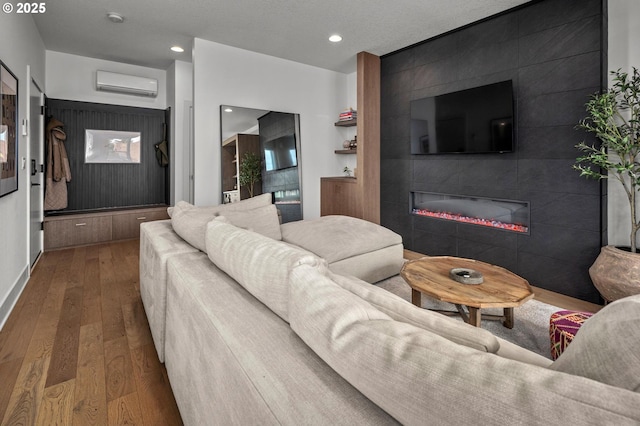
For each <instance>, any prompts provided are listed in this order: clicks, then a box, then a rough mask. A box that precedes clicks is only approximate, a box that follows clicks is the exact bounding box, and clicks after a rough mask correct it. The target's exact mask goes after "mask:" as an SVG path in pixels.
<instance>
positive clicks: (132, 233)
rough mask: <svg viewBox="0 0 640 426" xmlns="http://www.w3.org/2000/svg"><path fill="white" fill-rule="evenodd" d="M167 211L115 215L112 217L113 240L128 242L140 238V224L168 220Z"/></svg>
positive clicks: (145, 211) (138, 211)
mask: <svg viewBox="0 0 640 426" xmlns="http://www.w3.org/2000/svg"><path fill="white" fill-rule="evenodd" d="M168 217H169V216H168V215H167V209H166V208H163V209H160V210H136V211H134V212H132V213H125V212H120V213H114V214H113V216H112V219H111V220H112V223H111V225H112V231H113V235H112V239H113V240H127V239H131V238H138V237H139V236H140V224H141V223H144V222H150V221H153V220H163V219H168Z"/></svg>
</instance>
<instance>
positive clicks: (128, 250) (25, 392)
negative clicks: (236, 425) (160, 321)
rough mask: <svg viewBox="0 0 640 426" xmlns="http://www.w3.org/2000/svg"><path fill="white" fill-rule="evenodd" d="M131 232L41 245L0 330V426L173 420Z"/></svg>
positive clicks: (171, 400)
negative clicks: (71, 244) (106, 239)
mask: <svg viewBox="0 0 640 426" xmlns="http://www.w3.org/2000/svg"><path fill="white" fill-rule="evenodd" d="M138 258H139V241H138V240H130V241H124V242H115V243H106V244H100V245H95V246H87V247H78V248H72V249H65V250H58V251H50V252H45V253H44V254H43V255H42V258H41V259H40V261H39V262H38V264H37V265H36V267H35V269H34V271H33V273H32V276H31V279H30V280H29V283H28V284H27V286H26V287H25V289H24V291H23V293H22V295H21V296H20V298H19V299H18V302H17V304H16V306H15V308H14V309H13V311H12V313H11V315H10V316H9V318H8V320H7V323H6V324H5V326H4V327H3V329H2V331H0V424H1V425H82V426H84V425H125V424H126V425H153V426H156V425H181V424H182V421H181V419H180V414H179V412H178V408H177V406H176V403H175V400H174V398H173V394H172V392H171V387H170V386H169V380H168V378H167V373H166V370H165V368H164V366H163V365H162V364H160V362H159V361H158V357H157V355H156V351H155V348H154V346H153V342H152V340H151V332H150V330H149V325H148V323H147V318H146V315H145V312H144V308H143V306H142V300H141V299H140V289H139V283H138Z"/></svg>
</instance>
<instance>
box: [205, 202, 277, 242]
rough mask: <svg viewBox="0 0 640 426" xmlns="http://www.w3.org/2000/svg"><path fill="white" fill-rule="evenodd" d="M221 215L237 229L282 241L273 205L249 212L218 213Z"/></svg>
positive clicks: (275, 209)
mask: <svg viewBox="0 0 640 426" xmlns="http://www.w3.org/2000/svg"><path fill="white" fill-rule="evenodd" d="M222 214H223V215H224V217H225V218H226V220H228V221H229V223H230V224H232V225H234V226H237V227H238V228H242V229H248V230H249V231H254V232H257V233H258V234H261V235H264V236H265V237H269V238H271V239H274V240H281V239H282V233H281V232H280V220H279V219H278V209H277V208H276V206H275V205H273V204H269V205H268V206H263V207H258V208H256V209H251V210H234V211H224V212H220V215H222ZM217 217H222V216H217Z"/></svg>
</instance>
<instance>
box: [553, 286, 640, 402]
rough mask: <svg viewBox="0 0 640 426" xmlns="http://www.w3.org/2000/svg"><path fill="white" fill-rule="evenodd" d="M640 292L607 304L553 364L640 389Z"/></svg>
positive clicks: (564, 369) (556, 368) (601, 380)
mask: <svg viewBox="0 0 640 426" xmlns="http://www.w3.org/2000/svg"><path fill="white" fill-rule="evenodd" d="M639 323H640V295H636V296H629V297H625V298H624V299H619V300H616V301H615V302H613V303H610V304H608V305H607V306H605V307H604V308H603V309H602V310H601V311H599V312H597V313H596V314H595V315H593V316H592V317H591V318H589V319H588V320H586V321H585V322H584V324H582V326H581V327H580V332H579V333H576V336H575V338H574V339H573V341H572V342H571V344H570V345H569V346H568V347H567V348H566V349H565V351H564V352H563V353H562V355H560V356H559V357H558V359H557V360H556V361H555V362H554V363H553V364H552V366H551V368H552V369H554V370H557V371H562V372H565V373H569V374H575V375H578V376H583V377H588V378H590V379H593V380H597V381H599V382H602V383H607V384H610V385H613V386H617V387H620V388H624V389H629V390H632V391H634V392H640V368H639V366H640V326H639V325H638V324H639Z"/></svg>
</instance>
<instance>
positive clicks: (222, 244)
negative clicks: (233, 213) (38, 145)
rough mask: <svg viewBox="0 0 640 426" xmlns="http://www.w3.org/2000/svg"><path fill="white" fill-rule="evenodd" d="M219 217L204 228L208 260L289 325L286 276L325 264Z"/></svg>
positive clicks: (289, 246)
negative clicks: (298, 268) (303, 266)
mask: <svg viewBox="0 0 640 426" xmlns="http://www.w3.org/2000/svg"><path fill="white" fill-rule="evenodd" d="M227 221H228V219H227V218H226V217H218V218H216V220H212V221H210V222H209V223H208V225H207V233H206V245H207V250H206V251H207V255H208V256H209V259H210V260H211V261H212V262H213V263H214V264H215V265H216V266H217V267H218V268H220V269H221V270H223V271H224V272H226V273H227V274H228V275H229V276H230V277H231V278H233V279H234V280H236V281H237V282H238V283H239V284H240V285H241V286H242V287H244V288H245V289H246V290H247V291H248V292H249V293H251V294H252V295H253V296H254V297H255V298H256V299H258V300H260V301H261V302H262V303H264V304H265V305H266V306H267V307H269V309H271V310H272V311H273V312H274V313H275V314H277V315H278V316H279V317H280V318H282V319H283V320H285V321H289V276H290V274H291V271H292V270H293V269H294V267H295V266H297V265H300V264H306V265H310V266H312V267H314V268H317V267H319V266H320V265H322V264H324V260H322V259H320V258H319V257H316V256H315V255H313V254H310V253H308V252H306V251H304V250H301V249H299V248H297V247H294V246H292V245H290V244H287V243H285V242H282V241H275V240H273V239H272V238H268V237H266V236H264V235H260V234H258V233H256V232H251V231H247V230H246V229H241V228H238V227H236V226H233V225H231V224H229V223H225V222H227Z"/></svg>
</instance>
